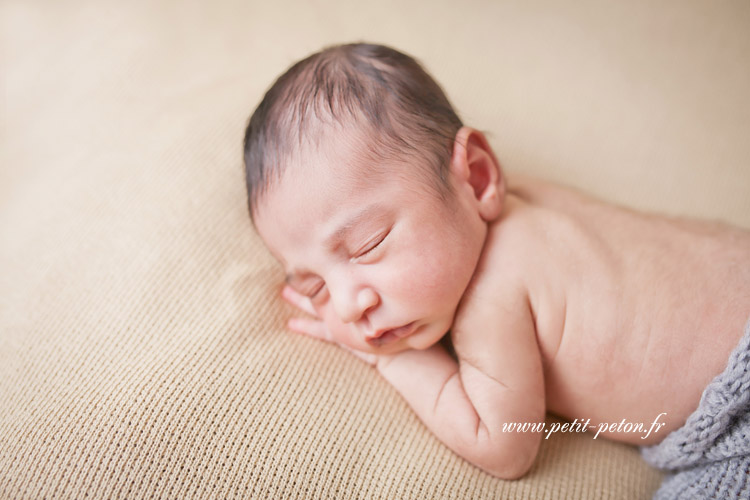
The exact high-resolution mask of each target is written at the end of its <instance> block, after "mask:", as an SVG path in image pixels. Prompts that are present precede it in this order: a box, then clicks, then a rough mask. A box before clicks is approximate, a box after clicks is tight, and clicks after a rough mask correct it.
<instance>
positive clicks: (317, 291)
mask: <svg viewBox="0 0 750 500" xmlns="http://www.w3.org/2000/svg"><path fill="white" fill-rule="evenodd" d="M389 234H390V230H388V231H386V232H385V233H383V236H379V237H378V238H376V239H375V240H373V241H375V244H373V245H371V246H366V247H365V250H364V251H363V252H361V253H359V254H358V255H357V256H355V257H354V259H360V258H362V257H364V256H366V255H367V254H369V253H370V252H372V251H373V250H375V249H376V248H378V247H379V246H380V244H381V243H383V241H385V239H386V237H388V235H389ZM325 286H326V284H325V282H321V283H320V285H319V286H317V287H316V288H314V289H313V291H312V292H311V293H305V294H303V295H305V296H306V297H307V298H309V299H314V298H315V297H317V296H318V295H320V292H322V291H323V289H324V288H325Z"/></svg>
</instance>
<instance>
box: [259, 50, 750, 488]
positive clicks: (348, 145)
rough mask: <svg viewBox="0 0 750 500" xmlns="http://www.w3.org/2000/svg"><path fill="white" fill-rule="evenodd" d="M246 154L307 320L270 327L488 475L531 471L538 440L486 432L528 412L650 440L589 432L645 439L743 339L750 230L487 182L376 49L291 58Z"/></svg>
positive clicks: (441, 108) (476, 142) (422, 94)
mask: <svg viewBox="0 0 750 500" xmlns="http://www.w3.org/2000/svg"><path fill="white" fill-rule="evenodd" d="M245 164H246V176H247V189H248V195H249V206H250V212H251V217H252V219H253V222H254V224H255V227H256V229H257V231H258V233H259V234H260V236H261V237H262V238H263V240H264V241H265V243H266V244H267V246H268V248H269V249H270V251H271V252H272V253H273V255H274V256H275V257H276V258H277V259H278V260H279V262H280V263H281V264H282V265H283V267H284V269H285V272H286V274H287V280H286V281H287V285H286V286H285V287H284V289H283V292H282V294H283V296H284V298H286V299H287V300H288V301H289V302H291V303H292V304H294V305H295V306H297V307H298V308H299V309H301V310H302V311H305V312H306V313H309V316H306V317H303V318H296V319H292V320H290V322H289V327H290V328H291V329H292V330H295V331H297V332H301V333H304V334H307V335H310V336H312V337H315V338H319V339H324V340H328V341H332V342H336V343H338V344H340V345H341V346H344V347H346V348H348V349H350V350H351V351H352V352H354V353H355V354H357V355H358V356H359V357H361V358H362V359H364V360H366V361H368V362H370V363H372V364H373V365H374V366H375V367H377V370H378V371H379V372H380V373H381V374H382V376H383V377H385V378H386V379H387V380H388V381H389V382H390V383H391V384H392V385H393V386H394V387H395V388H396V389H397V390H398V391H399V393H401V394H402V395H403V397H404V398H405V399H406V401H408V403H409V405H410V406H411V407H412V408H413V409H414V411H415V412H416V413H417V415H418V416H419V417H420V418H421V419H422V421H423V422H424V423H425V425H426V426H427V427H428V428H429V429H430V430H431V431H432V432H433V433H434V434H435V435H436V436H437V437H438V438H440V439H441V440H442V441H443V442H444V443H445V444H446V445H447V446H449V447H450V448H451V449H452V450H454V451H455V452H456V453H457V454H459V455H460V456H462V457H464V458H465V459H467V460H469V461H470V462H472V463H473V464H475V465H477V466H478V467H481V468H482V469H484V470H485V471H487V472H489V473H490V474H493V475H496V476H498V477H502V478H517V477H520V476H522V475H523V474H524V473H525V472H526V471H528V469H529V467H530V466H531V465H532V463H533V461H534V458H535V456H536V454H537V450H538V448H539V444H540V440H541V439H542V437H543V434H541V433H538V432H505V431H504V428H503V426H504V424H508V423H522V422H531V423H535V422H541V421H543V420H544V415H545V412H547V411H549V412H552V413H555V414H557V415H560V416H562V417H565V418H567V419H570V420H573V419H579V420H581V421H583V420H586V421H587V425H590V426H591V428H592V429H597V428H598V426H599V424H601V423H605V426H606V423H609V422H621V421H622V420H623V419H625V420H626V421H628V422H642V423H646V424H648V425H650V423H651V422H654V421H655V419H656V420H658V421H659V425H657V426H656V430H655V431H653V432H649V433H648V434H646V433H633V432H625V431H624V430H623V428H622V426H620V427H619V428H616V427H615V426H606V427H605V428H604V429H601V428H599V431H600V432H601V435H602V436H605V435H606V436H607V437H609V438H611V439H614V440H618V441H624V442H628V443H632V444H636V445H641V446H643V445H653V444H656V443H658V442H660V441H661V440H663V439H664V438H665V436H667V435H668V434H669V433H671V432H673V431H675V430H677V429H678V428H680V427H682V426H684V425H685V424H686V421H687V420H688V417H689V416H690V415H691V413H693V412H694V411H696V409H697V408H698V406H699V401H700V400H701V395H702V394H703V392H704V389H706V386H707V385H708V384H709V383H710V382H711V381H712V379H714V377H716V376H717V375H719V374H721V373H722V372H723V371H724V370H725V368H726V367H727V362H728V359H729V358H730V353H732V351H733V350H734V349H735V346H737V345H738V344H739V343H740V341H741V339H743V326H744V325H745V323H746V322H747V321H748V318H749V317H750V233H748V232H746V231H743V230H740V229H734V228H731V227H728V226H724V225H720V224H715V223H705V222H697V221H689V220H683V219H677V218H666V217H657V216H652V215H645V214H641V213H638V212H634V211H631V210H626V209H623V208H619V207H614V206H610V205H607V204H604V203H601V202H599V201H596V200H593V199H591V198H588V197H585V196H583V195H581V194H579V193H576V192H573V191H571V190H568V189H564V188H561V187H557V186H554V185H551V184H548V183H544V182H540V181H537V180H533V179H530V178H526V177H522V176H513V177H512V178H509V177H506V176H505V174H504V172H503V169H502V166H501V165H500V163H499V162H498V160H497V158H496V156H495V154H494V152H493V150H492V148H491V146H490V145H489V143H488V142H487V139H486V138H485V136H484V135H483V134H482V133H481V132H480V131H478V130H476V129H473V128H470V127H467V126H464V125H463V124H462V122H461V121H460V119H459V118H458V116H457V115H456V113H455V112H454V110H453V109H452V107H451V105H450V103H449V102H448V100H447V98H446V97H445V95H444V94H443V92H442V90H441V89H440V87H439V86H438V85H437V84H436V83H435V82H434V81H433V80H432V78H431V77H430V76H429V75H428V74H427V73H426V72H425V71H424V70H423V69H422V68H421V67H420V66H419V64H418V63H417V62H415V61H414V60H413V59H412V58H410V57H409V56H406V55H404V54H402V53H400V52H397V51H395V50H393V49H390V48H387V47H383V46H376V45H366V44H355V45H344V46H336V47H331V48H328V49H326V50H324V51H322V52H320V53H317V54H314V55H312V56H310V57H308V58H307V59H304V60H302V61H300V62H298V63H297V64H295V65H294V66H292V67H291V68H290V69H289V70H288V71H287V72H286V73H285V74H284V75H282V76H281V77H280V78H279V79H278V80H277V81H276V83H275V84H274V85H273V87H272V88H271V89H270V90H269V91H268V93H267V94H266V96H265V98H264V99H263V101H262V102H261V104H260V105H259V106H258V108H257V110H256V111H255V113H254V114H253V116H252V118H251V120H250V123H249V125H248V128H247V131H246V135H245ZM447 332H450V333H449V334H450V339H451V340H452V349H446V347H445V345H444V343H443V342H441V339H443V337H444V336H445V335H446V333H447ZM746 337H750V334H748V335H746ZM451 351H453V352H451ZM743 359H745V358H743ZM744 411H745V412H746V408H745V410H744ZM665 413H666V414H665ZM659 416H661V419H660V420H659ZM648 425H647V427H648ZM745 458H746V457H745ZM745 467H747V464H745Z"/></svg>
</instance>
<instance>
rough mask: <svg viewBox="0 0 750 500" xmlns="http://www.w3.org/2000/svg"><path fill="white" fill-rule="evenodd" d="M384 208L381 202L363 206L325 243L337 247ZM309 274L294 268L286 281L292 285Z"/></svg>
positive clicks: (330, 246) (329, 246)
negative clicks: (356, 228) (360, 225)
mask: <svg viewBox="0 0 750 500" xmlns="http://www.w3.org/2000/svg"><path fill="white" fill-rule="evenodd" d="M382 208H383V207H382V205H381V204H380V203H373V204H372V205H368V206H367V207H365V208H363V209H362V210H360V211H359V212H357V213H356V214H355V215H353V216H352V217H350V218H349V219H348V220H347V221H346V222H345V223H343V224H342V225H341V226H339V227H338V228H337V229H336V230H335V231H333V232H332V233H331V234H330V235H329V236H328V237H327V238H325V240H323V241H324V242H325V245H326V246H327V247H328V248H330V249H335V248H336V247H337V246H338V245H337V243H338V242H341V241H343V240H344V239H345V238H346V236H347V235H348V234H349V233H350V232H351V231H352V230H353V229H354V228H355V227H357V226H358V225H359V224H362V222H364V221H365V220H367V219H371V218H372V216H373V215H374V214H375V213H376V212H379V211H381V210H382ZM308 274H309V273H308V272H306V271H301V270H298V269H292V270H291V271H289V272H288V273H287V275H286V282H287V283H288V284H290V285H292V282H293V281H299V280H300V279H303V278H304V277H305V276H306V275H308ZM292 286H294V285H292Z"/></svg>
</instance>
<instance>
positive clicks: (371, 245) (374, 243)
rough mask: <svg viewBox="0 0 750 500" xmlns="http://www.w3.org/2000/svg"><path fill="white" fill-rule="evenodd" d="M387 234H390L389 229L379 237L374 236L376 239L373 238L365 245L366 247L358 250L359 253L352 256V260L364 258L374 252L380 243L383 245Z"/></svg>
mask: <svg viewBox="0 0 750 500" xmlns="http://www.w3.org/2000/svg"><path fill="white" fill-rule="evenodd" d="M389 234H390V229H389V230H388V231H385V232H383V233H382V234H380V235H378V236H376V237H375V238H373V239H372V240H370V241H369V242H368V243H367V244H366V245H365V246H364V247H363V249H362V250H360V251H359V252H358V253H357V254H356V255H355V256H354V258H355V259H361V258H362V257H365V256H366V255H368V254H369V253H370V252H372V251H373V250H375V249H376V248H378V247H379V246H380V244H381V243H383V241H384V240H385V239H386V237H388V235H389Z"/></svg>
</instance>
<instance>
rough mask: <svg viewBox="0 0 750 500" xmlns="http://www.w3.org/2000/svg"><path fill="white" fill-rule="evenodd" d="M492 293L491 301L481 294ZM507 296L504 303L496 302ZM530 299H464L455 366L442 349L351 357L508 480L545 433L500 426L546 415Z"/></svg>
mask: <svg viewBox="0 0 750 500" xmlns="http://www.w3.org/2000/svg"><path fill="white" fill-rule="evenodd" d="M506 285H507V283H506ZM485 288H487V287H485ZM493 292H494V293H493ZM487 293H490V294H492V295H489V296H487V295H484V294H487ZM497 293H500V294H502V295H500V296H498V295H497ZM283 295H284V298H286V299H287V300H288V301H289V302H290V303H292V304H293V305H295V306H297V307H299V308H301V309H302V310H304V311H306V312H308V313H310V314H312V315H314V316H317V317H318V318H319V317H320V316H319V314H318V312H317V311H315V310H314V308H313V307H312V306H311V305H310V304H309V300H307V299H306V298H305V297H303V296H301V295H299V294H297V293H296V292H294V291H293V290H292V289H290V288H286V289H285V292H284V294H283ZM503 296H505V297H506V300H498V299H502V298H503ZM525 297H526V296H525V295H524V294H522V293H519V291H518V290H514V289H512V288H505V289H504V290H501V291H495V290H487V289H486V290H481V286H480V285H476V284H475V286H473V287H472V289H471V290H470V291H469V292H467V296H466V297H465V299H464V301H463V304H462V306H461V307H460V309H459V311H458V313H457V315H456V320H455V322H454V325H453V329H452V330H453V343H454V347H455V350H456V354H457V356H458V362H456V361H455V360H454V359H453V358H451V357H450V356H449V355H448V353H447V352H446V351H445V349H444V348H443V347H442V346H440V345H439V344H436V345H434V346H432V347H431V348H429V349H426V350H422V351H418V350H407V351H404V352H400V353H397V354H392V355H379V356H378V355H374V354H366V353H359V352H355V351H353V352H354V354H356V355H358V356H359V357H360V358H362V359H364V360H365V361H368V362H370V363H371V364H374V365H376V366H377V368H378V371H379V372H380V373H381V374H382V375H383V377H384V378H385V379H386V380H388V381H389V382H390V383H391V384H392V385H393V386H394V388H395V389H396V390H397V391H398V392H399V393H400V394H401V395H402V396H403V397H404V399H405V400H406V401H407V403H408V404H409V405H410V406H411V407H412V409H413V410H414V411H415V412H416V413H417V415H418V416H419V417H420V418H421V419H422V421H423V422H424V423H425V425H427V427H428V428H429V429H430V430H431V431H432V432H433V433H434V434H435V435H436V436H437V437H438V438H439V439H440V440H441V441H443V442H444V443H445V444H446V445H447V446H448V447H449V448H451V449H452V450H453V451H455V452H456V453H457V454H458V455H460V456H462V457H463V458H465V459H466V460H468V461H470V462H471V463H473V464H474V465H476V466H478V467H480V468H482V469H484V470H485V471H487V472H489V473H490V474H493V475H495V476H498V477H501V478H505V479H512V478H517V477H520V476H522V475H524V474H525V473H526V472H527V471H528V469H529V468H530V467H531V465H532V464H533V462H534V458H535V457H536V453H537V450H538V447H539V442H540V439H541V434H539V433H533V432H521V433H519V432H503V429H502V426H503V424H504V423H508V422H518V423H521V422H540V421H542V419H543V418H544V412H545V406H544V383H543V376H542V367H541V360H540V357H539V351H538V347H537V343H536V336H535V331H534V326H533V321H532V318H531V312H530V310H529V305H528V302H527V300H526V298H525ZM488 298H490V299H491V300H488ZM289 326H290V328H292V329H293V330H295V331H298V332H300V333H305V334H307V335H310V336H313V337H316V338H319V339H322V340H328V341H332V340H333V338H332V336H331V333H330V332H329V331H328V330H327V328H326V326H325V324H324V323H323V322H322V321H320V319H294V320H290V325H289Z"/></svg>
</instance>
